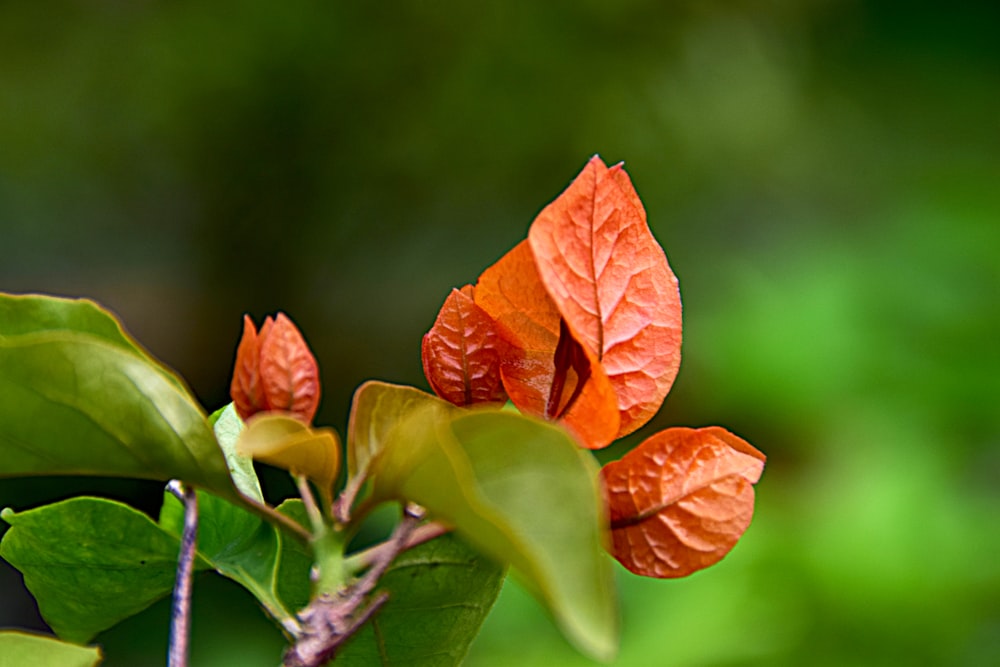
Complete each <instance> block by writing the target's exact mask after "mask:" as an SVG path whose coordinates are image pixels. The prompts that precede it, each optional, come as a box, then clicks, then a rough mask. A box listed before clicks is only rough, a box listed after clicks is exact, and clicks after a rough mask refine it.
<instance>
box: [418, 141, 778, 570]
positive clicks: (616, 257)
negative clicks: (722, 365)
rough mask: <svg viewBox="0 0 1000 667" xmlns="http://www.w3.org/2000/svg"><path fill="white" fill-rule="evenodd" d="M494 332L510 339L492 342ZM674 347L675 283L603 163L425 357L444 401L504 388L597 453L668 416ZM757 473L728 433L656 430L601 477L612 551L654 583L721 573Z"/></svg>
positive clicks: (630, 199) (454, 304)
mask: <svg viewBox="0 0 1000 667" xmlns="http://www.w3.org/2000/svg"><path fill="white" fill-rule="evenodd" d="M470 300H471V302H470ZM487 331H488V332H490V335H491V336H493V335H495V336H497V337H498V338H500V339H502V341H503V344H502V345H501V344H495V343H494V342H493V341H492V339H489V340H490V342H489V343H487V342H486V341H487V336H486V335H485V334H484V333H482V332H487ZM680 348H681V301H680V292H679V291H678V287H677V279H676V277H675V276H674V274H673V272H671V270H670V266H669V265H668V264H667V258H666V256H665V255H664V253H663V250H662V248H660V246H659V244H658V243H657V242H656V239H654V238H653V235H652V233H650V230H649V227H648V225H647V223H646V211H645V209H644V208H643V206H642V202H640V201H639V196H638V195H637V194H636V192H635V189H634V188H633V187H632V182H631V180H630V179H629V176H628V174H626V173H625V170H624V169H623V168H622V166H621V165H620V164H619V165H616V166H614V167H611V168H608V167H607V166H606V165H605V164H604V163H603V162H602V161H601V159H600V158H599V157H597V156H595V157H593V158H592V159H591V160H590V161H589V162H588V163H587V165H586V166H585V167H584V169H583V171H582V172H581V173H580V174H579V175H578V176H577V177H576V179H575V180H574V181H573V182H572V183H571V184H570V186H569V187H568V188H567V189H566V190H565V191H564V192H563V193H562V194H561V195H560V196H559V197H557V198H556V199H555V200H554V201H553V202H552V203H551V204H549V205H548V206H546V207H545V208H544V209H543V210H542V212H541V213H539V215H538V217H536V218H535V220H534V222H533V223H532V225H531V228H530V230H529V232H528V238H527V239H526V240H524V241H522V242H521V243H519V244H518V245H517V246H515V247H514V248H513V249H512V250H510V252H508V253H507V254H506V255H504V256H503V257H501V258H500V260H499V261H497V262H496V263H495V264H494V265H493V266H491V267H489V268H488V269H486V270H485V271H484V272H483V273H482V275H480V276H479V281H478V282H477V283H476V287H475V289H474V290H473V289H472V288H471V287H468V286H467V287H466V288H463V290H462V292H453V293H452V295H451V296H450V297H449V298H448V300H447V301H446V302H445V305H444V307H443V308H442V310H441V313H440V314H439V315H438V320H437V322H435V325H434V328H433V329H431V331H430V332H429V333H428V334H427V336H426V337H425V339H424V348H423V361H424V371H425V373H426V374H427V378H428V380H429V381H430V383H431V386H432V387H433V388H434V391H435V392H437V393H438V395H439V396H441V397H442V398H445V399H447V400H449V401H451V402H452V403H455V404H458V405H467V404H469V403H475V402H479V401H485V400H490V399H487V398H485V397H497V396H501V395H502V394H501V392H502V391H505V392H506V395H507V396H508V397H509V398H510V400H511V402H513V403H514V405H516V406H517V407H518V409H520V410H521V411H522V412H525V413H528V414H532V415H535V416H538V417H541V418H543V419H548V420H551V421H557V422H559V423H560V424H562V425H563V426H565V427H566V428H567V430H569V431H570V432H571V433H572V434H573V435H575V436H576V439H577V441H578V442H579V443H580V444H581V445H582V446H583V447H587V448H589V449H597V448H600V447H604V446H606V445H608V444H610V443H611V442H613V441H614V440H616V439H617V438H620V437H622V436H624V435H627V434H629V433H632V432H633V431H635V430H636V429H638V428H639V427H641V426H642V425H643V424H645V423H646V422H648V421H649V420H650V419H651V418H652V416H653V415H654V414H655V413H656V411H657V410H659V408H660V406H661V405H662V403H663V400H664V398H665V397H666V395H667V392H668V391H669V390H670V387H671V385H672V384H673V381H674V378H675V377H676V376H677V370H678V367H679V366H680ZM469 349H475V350H476V355H477V358H476V359H474V360H473V357H472V355H470V354H469V352H468V350H469ZM473 369H474V370H473ZM497 377H499V379H500V382H501V384H502V389H501V388H500V387H498V386H497V384H496V382H497ZM480 396H482V397H483V398H479V397H480ZM763 466H764V455H763V454H761V453H760V452H758V451H757V450H756V449H754V448H753V447H751V446H750V445H749V444H747V443H746V442H744V441H743V440H741V439H739V438H737V437H736V436H734V435H732V434H731V433H729V432H728V431H726V430H724V429H721V428H718V427H711V428H705V429H698V430H695V429H685V428H675V429H668V430H666V431H663V432H661V433H659V434H657V435H654V436H653V437H651V438H649V439H648V440H646V442H644V443H643V444H642V445H640V446H639V447H638V448H637V449H636V450H635V451H633V452H632V453H630V454H628V455H626V456H625V457H624V458H623V459H622V460H621V461H615V462H613V463H609V464H608V465H607V466H605V468H604V470H603V471H602V478H603V481H604V483H605V490H606V492H607V499H608V504H609V510H610V514H611V521H612V526H611V527H612V531H611V533H612V553H613V555H614V556H615V557H616V558H617V559H618V560H619V561H621V562H622V564H624V565H625V567H627V568H628V569H629V570H631V571H633V572H635V573H637V574H642V575H646V576H653V577H680V576H684V575H687V574H690V573H691V572H694V571H696V570H699V569H701V568H704V567H707V566H709V565H711V564H713V563H715V562H717V561H718V560H719V559H720V558H722V557H723V556H724V555H725V554H726V553H727V552H728V551H729V550H730V549H731V548H732V547H733V545H734V544H735V543H736V541H737V540H738V539H739V537H740V536H741V535H742V534H743V531H744V530H746V527H747V525H749V523H750V518H751V517H752V515H753V487H752V485H753V484H754V483H756V481H757V480H758V478H759V477H760V475H761V471H762V470H763Z"/></svg>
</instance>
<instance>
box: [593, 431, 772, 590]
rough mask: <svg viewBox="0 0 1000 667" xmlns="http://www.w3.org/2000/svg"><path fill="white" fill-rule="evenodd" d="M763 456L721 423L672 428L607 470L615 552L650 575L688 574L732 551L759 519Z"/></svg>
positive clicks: (637, 570)
mask: <svg viewBox="0 0 1000 667" xmlns="http://www.w3.org/2000/svg"><path fill="white" fill-rule="evenodd" d="M764 461H765V457H764V455H763V454H762V453H760V452H759V451H757V450H756V449H755V448H754V447H752V446H751V445H750V444H749V443H747V442H746V441H744V440H742V439H741V438H738V437H737V436H735V435H733V434H732V433H730V432H729V431H726V430H725V429H723V428H719V427H717V426H714V427H709V428H701V429H692V428H669V429H667V430H665V431H661V432H660V433H657V434H656V435H654V436H652V437H650V438H649V439H647V440H646V441H644V442H643V443H642V444H640V445H639V446H638V447H636V448H635V449H633V450H632V451H631V452H629V453H628V454H626V455H625V456H624V457H622V459H621V460H619V461H612V462H611V463H608V464H607V465H606V466H604V469H603V470H602V471H601V477H602V479H603V481H604V486H605V489H606V494H607V498H608V506H609V507H610V509H611V529H612V530H611V535H612V538H613V547H612V553H613V554H614V557H615V558H617V559H618V560H619V561H620V562H621V564H622V565H624V566H625V567H626V568H628V569H629V570H630V571H632V572H634V573H636V574H640V575H645V576H647V577H660V578H666V577H684V576H687V575H689V574H691V573H692V572H696V571H698V570H701V569H703V568H706V567H708V566H709V565H713V564H715V563H716V562H718V561H719V560H720V559H721V558H722V557H723V556H725V555H726V554H727V553H729V551H730V549H732V548H733V546H734V545H735V544H736V542H737V540H739V539H740V537H741V536H742V535H743V532H744V531H745V530H746V529H747V526H749V525H750V519H751V518H752V517H753V505H754V493H753V485H754V484H756V483H757V480H759V479H760V475H761V473H762V472H763V470H764Z"/></svg>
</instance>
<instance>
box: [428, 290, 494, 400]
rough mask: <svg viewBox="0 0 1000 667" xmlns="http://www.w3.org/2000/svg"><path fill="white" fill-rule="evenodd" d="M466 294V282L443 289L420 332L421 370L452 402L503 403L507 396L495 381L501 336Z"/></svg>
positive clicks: (487, 317) (468, 293)
mask: <svg viewBox="0 0 1000 667" xmlns="http://www.w3.org/2000/svg"><path fill="white" fill-rule="evenodd" d="M472 295H473V288H472V285H466V286H465V287H463V288H462V289H461V291H459V290H452V291H451V294H449V295H448V298H447V299H446V300H445V302H444V306H442V307H441V312H440V313H438V317H437V320H436V321H435V322H434V326H433V327H431V330H430V331H428V332H427V334H426V335H425V336H424V340H423V345H422V348H421V352H422V357H423V361H424V374H425V375H426V376H427V380H428V381H429V382H430V383H431V387H433V389H434V392H435V393H436V394H437V395H438V396H440V397H442V398H444V399H445V400H447V401H449V402H451V403H454V404H455V405H471V404H473V403H494V402H499V403H503V402H504V401H506V400H507V393H506V392H505V391H504V388H503V384H502V383H501V381H500V359H501V357H502V355H503V347H504V341H503V340H502V339H501V338H500V336H499V335H498V334H497V332H496V327H495V325H494V323H493V319H492V318H490V316H489V315H487V314H486V313H485V312H484V311H483V309H482V308H480V307H479V306H477V305H476V303H475V301H474V300H473V298H472Z"/></svg>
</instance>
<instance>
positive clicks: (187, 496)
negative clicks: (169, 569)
mask: <svg viewBox="0 0 1000 667" xmlns="http://www.w3.org/2000/svg"><path fill="white" fill-rule="evenodd" d="M167 489H168V490H169V491H170V493H172V494H174V495H175V496H177V498H178V499H179V500H180V501H181V502H182V503H183V504H184V530H183V532H182V533H181V547H180V552H179V553H178V555H177V578H176V580H175V581H174V605H173V610H172V611H171V617H170V647H169V649H168V650H169V654H168V658H167V660H168V665H169V667H187V664H188V639H189V638H190V636H191V585H192V577H193V574H194V558H195V547H196V543H197V538H198V496H197V494H196V493H195V490H194V488H193V487H191V486H188V485H186V484H183V483H181V482H179V481H177V480H173V481H171V482H170V484H168V485H167Z"/></svg>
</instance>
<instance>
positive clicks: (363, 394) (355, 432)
mask: <svg viewBox="0 0 1000 667" xmlns="http://www.w3.org/2000/svg"><path fill="white" fill-rule="evenodd" d="M425 405H434V406H437V409H439V410H441V411H444V412H451V410H452V409H453V406H452V405H451V404H450V403H448V402H447V401H443V400H441V399H440V398H438V397H437V396H434V395H432V394H428V393H426V392H423V391H420V390H419V389H414V388H413V387H407V386H404V385H398V384H389V383H387V382H379V381H377V380H371V381H368V382H365V383H364V384H362V385H361V386H360V387H358V389H357V391H355V392H354V400H353V401H352V403H351V418H350V422H349V423H348V426H347V473H348V475H349V476H350V477H354V476H355V475H357V474H358V473H360V472H363V471H364V470H365V468H366V467H367V466H368V463H369V461H371V459H373V458H374V457H375V456H376V455H377V454H378V452H379V450H381V448H382V447H383V446H384V444H385V442H386V441H387V440H388V439H389V437H390V436H389V434H390V432H391V431H392V429H394V428H395V427H396V426H397V425H398V424H399V420H400V416H401V415H405V414H408V413H410V412H412V411H413V410H415V409H417V408H418V407H421V406H425Z"/></svg>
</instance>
